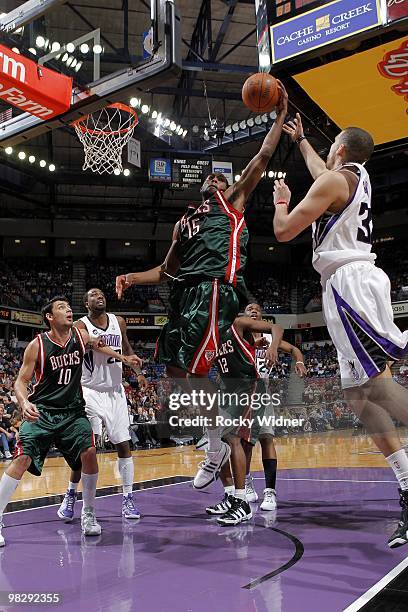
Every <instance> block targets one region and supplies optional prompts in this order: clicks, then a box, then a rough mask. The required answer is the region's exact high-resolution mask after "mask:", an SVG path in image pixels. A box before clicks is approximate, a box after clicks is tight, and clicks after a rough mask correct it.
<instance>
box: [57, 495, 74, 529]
mask: <svg viewBox="0 0 408 612" xmlns="http://www.w3.org/2000/svg"><path fill="white" fill-rule="evenodd" d="M76 500H77V492H76V491H74V490H70V489H68V490H67V492H66V493H65V496H64V499H63V500H62V504H61V505H60V507H59V508H58V511H57V514H58V516H59V518H60V519H61V520H62V521H65V522H66V523H70V522H71V521H72V519H73V518H74V506H75V502H76Z"/></svg>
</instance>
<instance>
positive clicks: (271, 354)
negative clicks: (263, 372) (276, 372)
mask: <svg viewBox="0 0 408 612" xmlns="http://www.w3.org/2000/svg"><path fill="white" fill-rule="evenodd" d="M265 359H266V365H267V366H268V368H271V367H272V366H273V365H275V363H276V362H277V361H278V348H277V347H275V346H274V343H273V342H272V344H271V345H270V346H269V348H267V349H266V352H265Z"/></svg>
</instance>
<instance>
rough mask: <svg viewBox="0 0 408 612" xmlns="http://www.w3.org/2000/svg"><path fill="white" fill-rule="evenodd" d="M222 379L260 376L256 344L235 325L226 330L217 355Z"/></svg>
mask: <svg viewBox="0 0 408 612" xmlns="http://www.w3.org/2000/svg"><path fill="white" fill-rule="evenodd" d="M215 359H216V364H217V367H218V371H219V373H220V376H221V379H222V380H223V381H224V382H228V379H234V380H236V381H240V380H243V379H244V380H245V379H247V380H251V381H253V380H254V379H255V378H258V372H257V369H256V361H255V346H254V345H253V344H250V343H249V342H248V341H247V340H245V339H244V338H241V336H240V335H239V334H238V331H237V330H236V329H235V327H234V325H231V327H230V328H229V329H228V330H227V331H226V333H225V334H224V336H223V338H222V344H221V346H220V347H219V349H218V351H217V355H216V357H215Z"/></svg>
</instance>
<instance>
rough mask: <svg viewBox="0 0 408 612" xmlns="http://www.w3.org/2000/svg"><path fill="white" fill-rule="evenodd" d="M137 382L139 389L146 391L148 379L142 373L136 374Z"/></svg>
mask: <svg viewBox="0 0 408 612" xmlns="http://www.w3.org/2000/svg"><path fill="white" fill-rule="evenodd" d="M137 382H138V385H139V387H140V389H141V391H146V389H147V388H148V387H149V381H148V380H147V378H145V376H144V375H143V374H139V375H138V377H137Z"/></svg>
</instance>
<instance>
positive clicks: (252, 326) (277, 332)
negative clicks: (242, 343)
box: [234, 317, 283, 367]
mask: <svg viewBox="0 0 408 612" xmlns="http://www.w3.org/2000/svg"><path fill="white" fill-rule="evenodd" d="M234 327H235V328H236V329H237V331H238V333H240V335H241V336H243V333H244V331H249V332H251V333H256V332H263V333H267V334H271V335H272V342H271V344H270V345H269V347H268V348H267V350H266V353H265V357H266V364H267V365H268V366H269V367H272V366H273V364H274V363H276V362H277V361H278V347H279V345H280V343H281V342H282V337H283V329H282V327H281V326H280V325H277V324H276V323H268V321H256V320H255V319H252V318H251V317H239V318H238V319H235V321H234Z"/></svg>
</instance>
